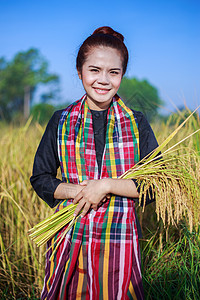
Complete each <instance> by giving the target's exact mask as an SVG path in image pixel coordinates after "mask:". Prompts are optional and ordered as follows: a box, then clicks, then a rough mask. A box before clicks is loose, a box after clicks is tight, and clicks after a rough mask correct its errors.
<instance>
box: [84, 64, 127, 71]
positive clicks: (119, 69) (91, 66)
mask: <svg viewBox="0 0 200 300" xmlns="http://www.w3.org/2000/svg"><path fill="white" fill-rule="evenodd" d="M88 67H89V68H96V69H101V68H100V67H97V66H93V65H90V66H88ZM110 70H111V71H113V70H118V71H121V68H112V69H110Z"/></svg>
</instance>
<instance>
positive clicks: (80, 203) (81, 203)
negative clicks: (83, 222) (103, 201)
mask: <svg viewBox="0 0 200 300" xmlns="http://www.w3.org/2000/svg"><path fill="white" fill-rule="evenodd" d="M84 205H85V200H84V199H81V200H80V201H79V204H78V205H77V207H76V209H75V211H74V216H75V217H76V216H77V215H78V214H79V213H80V211H81V210H82V209H83V207H84Z"/></svg>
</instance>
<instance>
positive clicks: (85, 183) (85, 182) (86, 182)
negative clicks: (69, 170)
mask: <svg viewBox="0 0 200 300" xmlns="http://www.w3.org/2000/svg"><path fill="white" fill-rule="evenodd" d="M87 184H88V180H83V181H82V182H81V183H80V185H87Z"/></svg>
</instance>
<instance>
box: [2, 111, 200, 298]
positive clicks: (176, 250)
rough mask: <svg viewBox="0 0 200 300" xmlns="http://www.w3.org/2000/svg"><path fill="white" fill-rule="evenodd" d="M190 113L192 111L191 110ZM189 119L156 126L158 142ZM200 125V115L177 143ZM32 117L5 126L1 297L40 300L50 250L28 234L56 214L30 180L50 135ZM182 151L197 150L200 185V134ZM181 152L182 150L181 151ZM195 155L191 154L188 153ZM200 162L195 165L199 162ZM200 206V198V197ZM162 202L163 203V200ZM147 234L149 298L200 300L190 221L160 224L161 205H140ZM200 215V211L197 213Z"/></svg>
mask: <svg viewBox="0 0 200 300" xmlns="http://www.w3.org/2000/svg"><path fill="white" fill-rule="evenodd" d="M186 113H187V111H186ZM184 118H185V115H183V113H182V115H179V114H178V113H177V114H175V115H174V116H173V117H169V118H168V120H167V121H165V122H161V121H160V122H157V123H154V124H152V127H153V129H154V132H155V135H156V137H157V139H158V142H159V143H161V142H162V141H164V140H165V139H166V138H167V136H169V134H170V133H171V132H172V131H173V130H174V129H175V128H176V127H177V126H178V124H180V122H181V120H183V119H184ZM199 127H200V122H199V117H198V115H195V116H194V117H192V119H191V120H190V121H189V122H188V123H187V124H186V125H185V126H184V127H183V128H182V129H181V131H180V132H179V133H178V135H177V136H176V137H175V138H174V140H173V141H172V143H171V144H175V143H176V142H177V141H180V140H181V139H182V138H184V137H185V136H187V135H188V134H190V133H191V132H194V131H195V130H196V129H198V128H199ZM44 128H45V126H41V125H40V124H39V123H37V122H32V121H31V119H29V121H28V122H27V123H26V124H25V125H23V126H14V125H6V124H3V123H2V124H0V139H1V148H0V188H1V190H0V212H1V219H0V232H1V233H0V298H1V299H39V297H40V292H41V288H42V284H43V278H44V264H45V259H44V256H43V253H44V250H45V248H41V249H38V248H37V247H36V245H35V244H34V243H33V242H32V241H31V240H30V239H29V236H28V234H27V231H28V229H29V228H31V227H32V226H34V225H35V224H36V223H38V222H39V221H40V220H43V219H44V218H46V217H48V216H49V215H51V214H52V213H53V210H52V209H50V208H49V207H48V206H47V205H46V204H45V203H44V202H43V201H42V200H41V199H39V198H38V196H37V195H36V193H35V192H34V191H33V189H32V187H31V185H30V182H29V178H30V176H31V172H32V165H33V159H34V155H35V151H36V149H37V146H38V144H39V141H40V139H41V136H42V134H43V132H44ZM181 147H186V148H183V150H181V151H185V152H186V153H187V152H188V153H189V152H190V151H192V153H193V155H194V157H195V159H194V160H193V161H192V160H191V168H192V169H193V170H194V173H195V177H196V178H197V182H198V180H199V182H200V155H199V151H200V135H199V133H197V134H196V135H194V136H193V137H192V138H190V139H189V140H187V141H185V142H184V143H183V144H182V146H181ZM178 151H180V149H179V150H178ZM188 155H189V154H188ZM194 162H195V163H194ZM196 200H197V202H199V200H200V199H196ZM158 201H159V199H158ZM137 210H138V215H139V218H140V222H141V225H142V230H143V238H142V239H141V242H140V243H141V253H142V272H143V282H144V287H145V294H146V299H187V300H188V299H199V298H200V232H199V226H198V224H197V226H196V228H194V229H193V230H192V232H190V230H189V224H188V220H187V218H185V219H183V220H182V221H181V222H180V223H179V224H177V225H176V226H171V225H167V226H166V227H164V226H163V223H162V221H159V222H158V221H157V216H156V214H155V204H154V203H153V204H150V205H149V206H147V207H146V209H145V212H144V213H143V212H142V210H141V209H140V208H139V207H138V208H137ZM197 214H199V211H198V212H197Z"/></svg>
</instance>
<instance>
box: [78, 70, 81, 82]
mask: <svg viewBox="0 0 200 300" xmlns="http://www.w3.org/2000/svg"><path fill="white" fill-rule="evenodd" d="M77 72H78V77H79V79H81V80H82V75H81V72H80V71H77Z"/></svg>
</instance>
